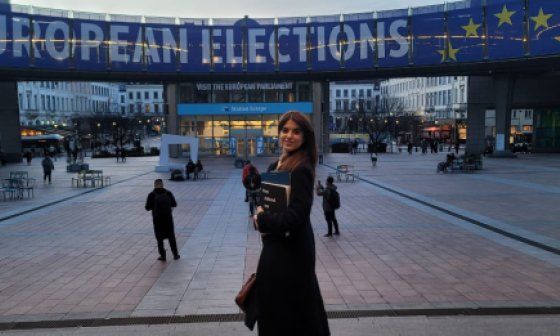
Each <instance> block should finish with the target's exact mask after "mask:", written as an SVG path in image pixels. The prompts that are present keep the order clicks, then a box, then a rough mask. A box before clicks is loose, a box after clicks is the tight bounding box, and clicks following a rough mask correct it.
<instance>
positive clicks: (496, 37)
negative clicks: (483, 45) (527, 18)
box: [486, 0, 525, 59]
mask: <svg viewBox="0 0 560 336" xmlns="http://www.w3.org/2000/svg"><path fill="white" fill-rule="evenodd" d="M486 21H487V24H488V58H490V59H505V58H518V57H522V56H523V55H524V54H525V51H524V50H523V2H522V1H521V0H515V1H512V0H495V1H492V4H489V5H488V7H487V9H486Z"/></svg>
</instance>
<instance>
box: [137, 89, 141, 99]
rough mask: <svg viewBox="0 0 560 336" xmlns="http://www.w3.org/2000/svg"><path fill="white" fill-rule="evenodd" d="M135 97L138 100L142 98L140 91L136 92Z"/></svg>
mask: <svg viewBox="0 0 560 336" xmlns="http://www.w3.org/2000/svg"><path fill="white" fill-rule="evenodd" d="M136 99H138V100H140V99H142V95H141V93H140V91H138V92H136Z"/></svg>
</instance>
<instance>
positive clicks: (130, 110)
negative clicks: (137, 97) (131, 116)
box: [128, 104, 134, 113]
mask: <svg viewBox="0 0 560 336" xmlns="http://www.w3.org/2000/svg"><path fill="white" fill-rule="evenodd" d="M128 112H130V113H134V104H129V105H128Z"/></svg>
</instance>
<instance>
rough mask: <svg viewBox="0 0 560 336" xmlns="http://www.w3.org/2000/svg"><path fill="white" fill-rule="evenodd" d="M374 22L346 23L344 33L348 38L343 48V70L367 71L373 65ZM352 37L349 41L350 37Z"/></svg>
mask: <svg viewBox="0 0 560 336" xmlns="http://www.w3.org/2000/svg"><path fill="white" fill-rule="evenodd" d="M374 24H375V21H374V20H373V18H372V19H370V20H363V21H346V22H345V23H344V32H345V34H346V37H347V38H348V40H347V41H348V44H347V45H346V47H345V48H344V51H345V55H344V68H346V69H368V68H372V67H373V66H374V65H375V54H374V53H375V46H376V44H375V40H376V31H375V28H374ZM350 32H352V35H353V36H354V38H353V39H351V37H352V35H351V34H350Z"/></svg>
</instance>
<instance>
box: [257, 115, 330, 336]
mask: <svg viewBox="0 0 560 336" xmlns="http://www.w3.org/2000/svg"><path fill="white" fill-rule="evenodd" d="M278 128H279V131H280V140H281V144H282V156H281V157H280V160H279V161H278V162H276V163H274V164H272V165H271V166H270V167H269V170H279V171H288V172H290V173H291V191H290V201H289V206H288V208H287V210H286V211H284V212H281V213H268V212H265V211H264V209H263V208H262V207H258V208H257V214H256V215H255V218H254V219H255V225H256V227H257V228H258V230H259V232H260V233H261V235H262V236H263V237H262V240H263V248H262V251H261V256H260V259H259V264H258V267H257V281H256V286H255V288H256V302H257V314H256V318H257V326H258V332H259V335H261V336H270V335H282V336H284V335H289V336H324V335H325V336H326V335H330V332H329V325H328V321H327V315H326V313H325V307H324V305H323V299H322V297H321V291H320V289H319V283H318V281H317V276H316V274H315V239H314V236H313V229H312V227H311V220H310V214H311V206H312V204H313V181H314V178H315V164H316V162H317V150H316V146H315V135H314V132H313V128H312V126H311V124H310V122H309V120H308V119H307V117H305V116H304V115H302V114H301V113H299V112H288V113H286V114H284V115H283V116H282V118H281V119H280V122H279V126H278Z"/></svg>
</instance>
